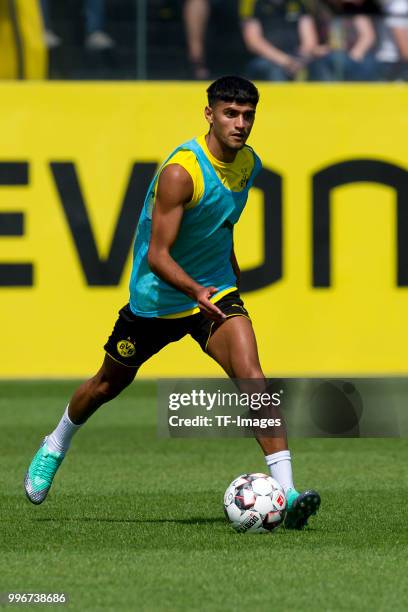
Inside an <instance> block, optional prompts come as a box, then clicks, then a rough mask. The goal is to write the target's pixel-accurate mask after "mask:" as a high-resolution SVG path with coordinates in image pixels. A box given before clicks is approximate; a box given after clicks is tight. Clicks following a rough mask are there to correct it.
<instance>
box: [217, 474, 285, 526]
mask: <svg viewBox="0 0 408 612" xmlns="http://www.w3.org/2000/svg"><path fill="white" fill-rule="evenodd" d="M224 512H225V516H226V517H227V520H228V521H230V523H231V527H232V528H233V529H235V531H238V532H239V533H269V532H271V531H274V530H275V529H276V528H277V527H279V525H281V524H282V522H283V520H284V518H285V515H286V497H285V494H284V492H283V489H282V487H281V486H280V484H279V483H278V482H277V481H276V480H274V479H273V478H271V476H267V475H266V474H241V476H238V478H235V480H233V481H232V482H231V484H230V486H229V487H228V489H227V490H226V491H225V495H224Z"/></svg>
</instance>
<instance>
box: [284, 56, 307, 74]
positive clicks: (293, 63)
mask: <svg viewBox="0 0 408 612" xmlns="http://www.w3.org/2000/svg"><path fill="white" fill-rule="evenodd" d="M282 67H283V68H284V69H285V70H286V72H289V74H291V75H295V74H296V73H297V72H299V70H301V69H302V68H303V62H301V61H300V60H299V59H297V58H296V57H292V56H291V55H288V56H286V58H285V60H284V61H283V63H282Z"/></svg>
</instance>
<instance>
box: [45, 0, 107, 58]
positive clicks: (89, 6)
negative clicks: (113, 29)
mask: <svg viewBox="0 0 408 612" xmlns="http://www.w3.org/2000/svg"><path fill="white" fill-rule="evenodd" d="M41 8H42V12H43V19H44V27H45V41H46V44H47V46H48V47H49V48H54V47H57V46H59V45H60V44H61V42H62V40H61V38H60V37H59V36H58V35H57V34H56V33H55V32H54V31H53V28H52V25H51V18H50V0H41ZM83 11H84V18H85V46H86V47H87V48H88V49H89V50H91V51H105V50H107V49H111V48H112V47H114V45H115V42H114V40H113V39H112V38H111V37H110V36H109V34H107V33H106V32H105V31H104V30H105V0H84V2H83Z"/></svg>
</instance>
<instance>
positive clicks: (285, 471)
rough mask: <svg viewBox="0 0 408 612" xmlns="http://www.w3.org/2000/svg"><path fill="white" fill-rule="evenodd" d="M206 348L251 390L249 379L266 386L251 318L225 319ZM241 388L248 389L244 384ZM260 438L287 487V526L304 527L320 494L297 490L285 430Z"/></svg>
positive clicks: (275, 472)
mask: <svg viewBox="0 0 408 612" xmlns="http://www.w3.org/2000/svg"><path fill="white" fill-rule="evenodd" d="M220 305H221V301H220V303H219V306H220ZM220 307H221V306H220ZM207 352H208V354H209V355H210V356H211V357H212V358H213V359H215V361H217V363H219V364H220V365H221V367H223V368H224V370H225V371H226V373H227V374H228V375H229V376H230V377H231V378H238V379H244V380H243V385H244V387H245V386H246V385H247V386H248V387H249V392H251V391H252V392H253V391H254V387H253V385H252V384H251V383H250V379H255V380H256V381H259V385H258V389H257V392H262V391H264V390H265V385H266V383H265V377H264V375H263V372H262V369H261V365H260V363H259V357H258V349H257V345H256V339H255V334H254V331H253V328H252V324H251V322H250V320H249V319H248V318H246V317H243V316H234V317H231V318H229V319H227V320H226V321H225V322H224V323H222V324H221V325H220V326H219V327H218V329H217V330H216V331H215V332H214V334H213V335H212V336H211V338H210V339H209V341H208V343H207ZM245 379H246V380H245ZM240 390H241V391H245V388H241V389H240ZM273 416H275V415H273ZM279 416H280V415H279ZM257 440H258V442H259V444H260V446H261V448H262V450H263V452H264V453H265V456H266V462H267V464H268V467H269V468H270V471H271V475H272V477H273V478H275V480H277V481H278V482H279V483H280V484H281V485H282V487H283V489H284V491H285V495H286V498H287V508H288V512H287V516H286V520H285V526H286V527H287V528H289V529H303V527H305V526H306V525H307V521H308V518H309V517H310V516H311V515H312V514H316V512H317V510H318V509H319V506H320V495H319V494H318V493H317V492H316V491H314V490H308V491H304V492H303V493H298V492H297V491H296V489H295V488H294V485H293V479H292V464H291V456H290V452H289V450H288V442H287V437H286V432H284V433H283V434H282V435H281V436H280V437H276V438H275V437H272V438H262V437H257Z"/></svg>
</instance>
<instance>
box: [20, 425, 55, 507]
mask: <svg viewBox="0 0 408 612" xmlns="http://www.w3.org/2000/svg"><path fill="white" fill-rule="evenodd" d="M64 456H65V455H64V453H57V452H54V451H50V450H49V449H48V446H47V438H46V437H45V438H44V440H43V442H42V444H41V446H40V448H39V449H38V451H37V453H36V455H35V456H34V459H33V460H32V462H31V463H30V467H29V468H28V471H27V473H26V475H25V478H24V489H25V492H26V495H27V497H28V499H29V500H30V502H32V503H33V504H41V503H42V502H43V501H44V499H45V498H46V497H47V494H48V491H49V490H50V487H51V485H52V481H53V478H54V476H55V474H56V471H57V470H58V468H59V466H60V465H61V462H62V460H63V459H64Z"/></svg>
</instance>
